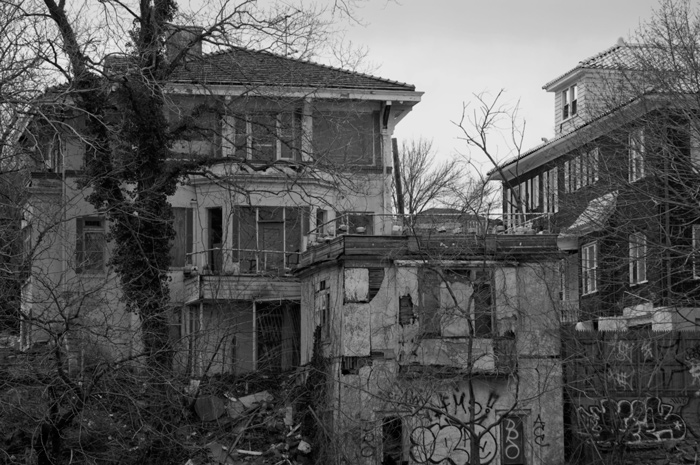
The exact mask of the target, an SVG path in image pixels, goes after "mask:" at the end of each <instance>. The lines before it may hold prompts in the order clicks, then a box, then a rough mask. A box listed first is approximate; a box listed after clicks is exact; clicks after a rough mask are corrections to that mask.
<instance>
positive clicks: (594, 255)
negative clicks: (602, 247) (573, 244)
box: [581, 242, 598, 295]
mask: <svg viewBox="0 0 700 465" xmlns="http://www.w3.org/2000/svg"><path fill="white" fill-rule="evenodd" d="M597 290H598V243H597V242H591V243H590V244H586V245H584V246H583V247H581V294H583V295H586V294H591V293H593V292H596V291H597Z"/></svg>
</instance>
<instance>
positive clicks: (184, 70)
mask: <svg viewBox="0 0 700 465" xmlns="http://www.w3.org/2000/svg"><path fill="white" fill-rule="evenodd" d="M170 81H171V82H175V83H183V82H187V83H193V84H210V85H211V84H230V85H259V86H275V87H280V86H281V87H314V88H343V89H371V90H398V91H415V86H413V85H410V84H405V83H402V82H397V81H392V80H389V79H382V78H378V77H375V76H370V75H368V74H362V73H356V72H352V71H346V70H343V69H340V68H334V67H332V66H326V65H321V64H318V63H314V62H310V61H304V60H299V59H295V58H288V57H283V56H280V55H275V54H273V53H269V52H265V51H256V50H249V49H245V48H240V47H231V48H230V49H228V50H225V51H222V52H216V53H212V54H208V55H204V56H203V57H202V58H201V59H193V60H190V61H188V62H187V63H186V64H184V65H183V66H180V67H179V68H177V69H176V70H175V72H174V73H173V75H172V76H171V78H170Z"/></svg>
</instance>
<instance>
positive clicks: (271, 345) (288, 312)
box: [255, 302, 301, 371]
mask: <svg viewBox="0 0 700 465" xmlns="http://www.w3.org/2000/svg"><path fill="white" fill-rule="evenodd" d="M255 309H256V328H257V339H258V344H257V351H258V354H257V355H258V357H257V360H258V361H257V367H258V369H260V370H272V371H281V370H289V369H291V368H294V367H296V366H299V360H300V334H301V321H300V315H299V304H298V303H294V302H274V303H266V302H263V303H257V304H256V306H255Z"/></svg>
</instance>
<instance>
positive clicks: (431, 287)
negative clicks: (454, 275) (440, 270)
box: [418, 268, 440, 336]
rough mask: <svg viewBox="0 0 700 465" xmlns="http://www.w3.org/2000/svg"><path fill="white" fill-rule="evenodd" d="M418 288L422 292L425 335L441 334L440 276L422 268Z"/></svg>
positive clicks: (421, 321) (421, 310)
mask: <svg viewBox="0 0 700 465" xmlns="http://www.w3.org/2000/svg"><path fill="white" fill-rule="evenodd" d="M418 290H419V294H420V314H419V316H418V320H419V322H420V328H421V333H422V334H423V336H439V335H440V314H439V310H440V277H439V276H438V274H437V273H436V272H435V271H433V270H429V269H426V268H421V270H420V272H419V274H418Z"/></svg>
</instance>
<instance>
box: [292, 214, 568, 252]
mask: <svg viewBox="0 0 700 465" xmlns="http://www.w3.org/2000/svg"><path fill="white" fill-rule="evenodd" d="M553 227H554V225H553V223H552V214H551V213H545V214H542V213H517V214H514V213H510V214H488V215H475V214H467V213H421V214H418V215H380V214H373V213H343V214H341V215H338V216H337V217H336V218H334V219H332V220H330V221H326V222H324V223H322V224H320V225H317V226H316V227H315V228H312V229H311V230H310V231H309V233H308V235H307V236H306V244H305V246H306V245H316V244H320V243H323V242H328V241H330V240H331V239H333V238H335V237H337V236H340V235H344V234H356V235H367V236H390V235H424V236H425V235H439V234H446V235H485V234H521V235H522V234H537V233H539V232H552V231H553ZM305 248H306V247H304V249H305Z"/></svg>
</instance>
